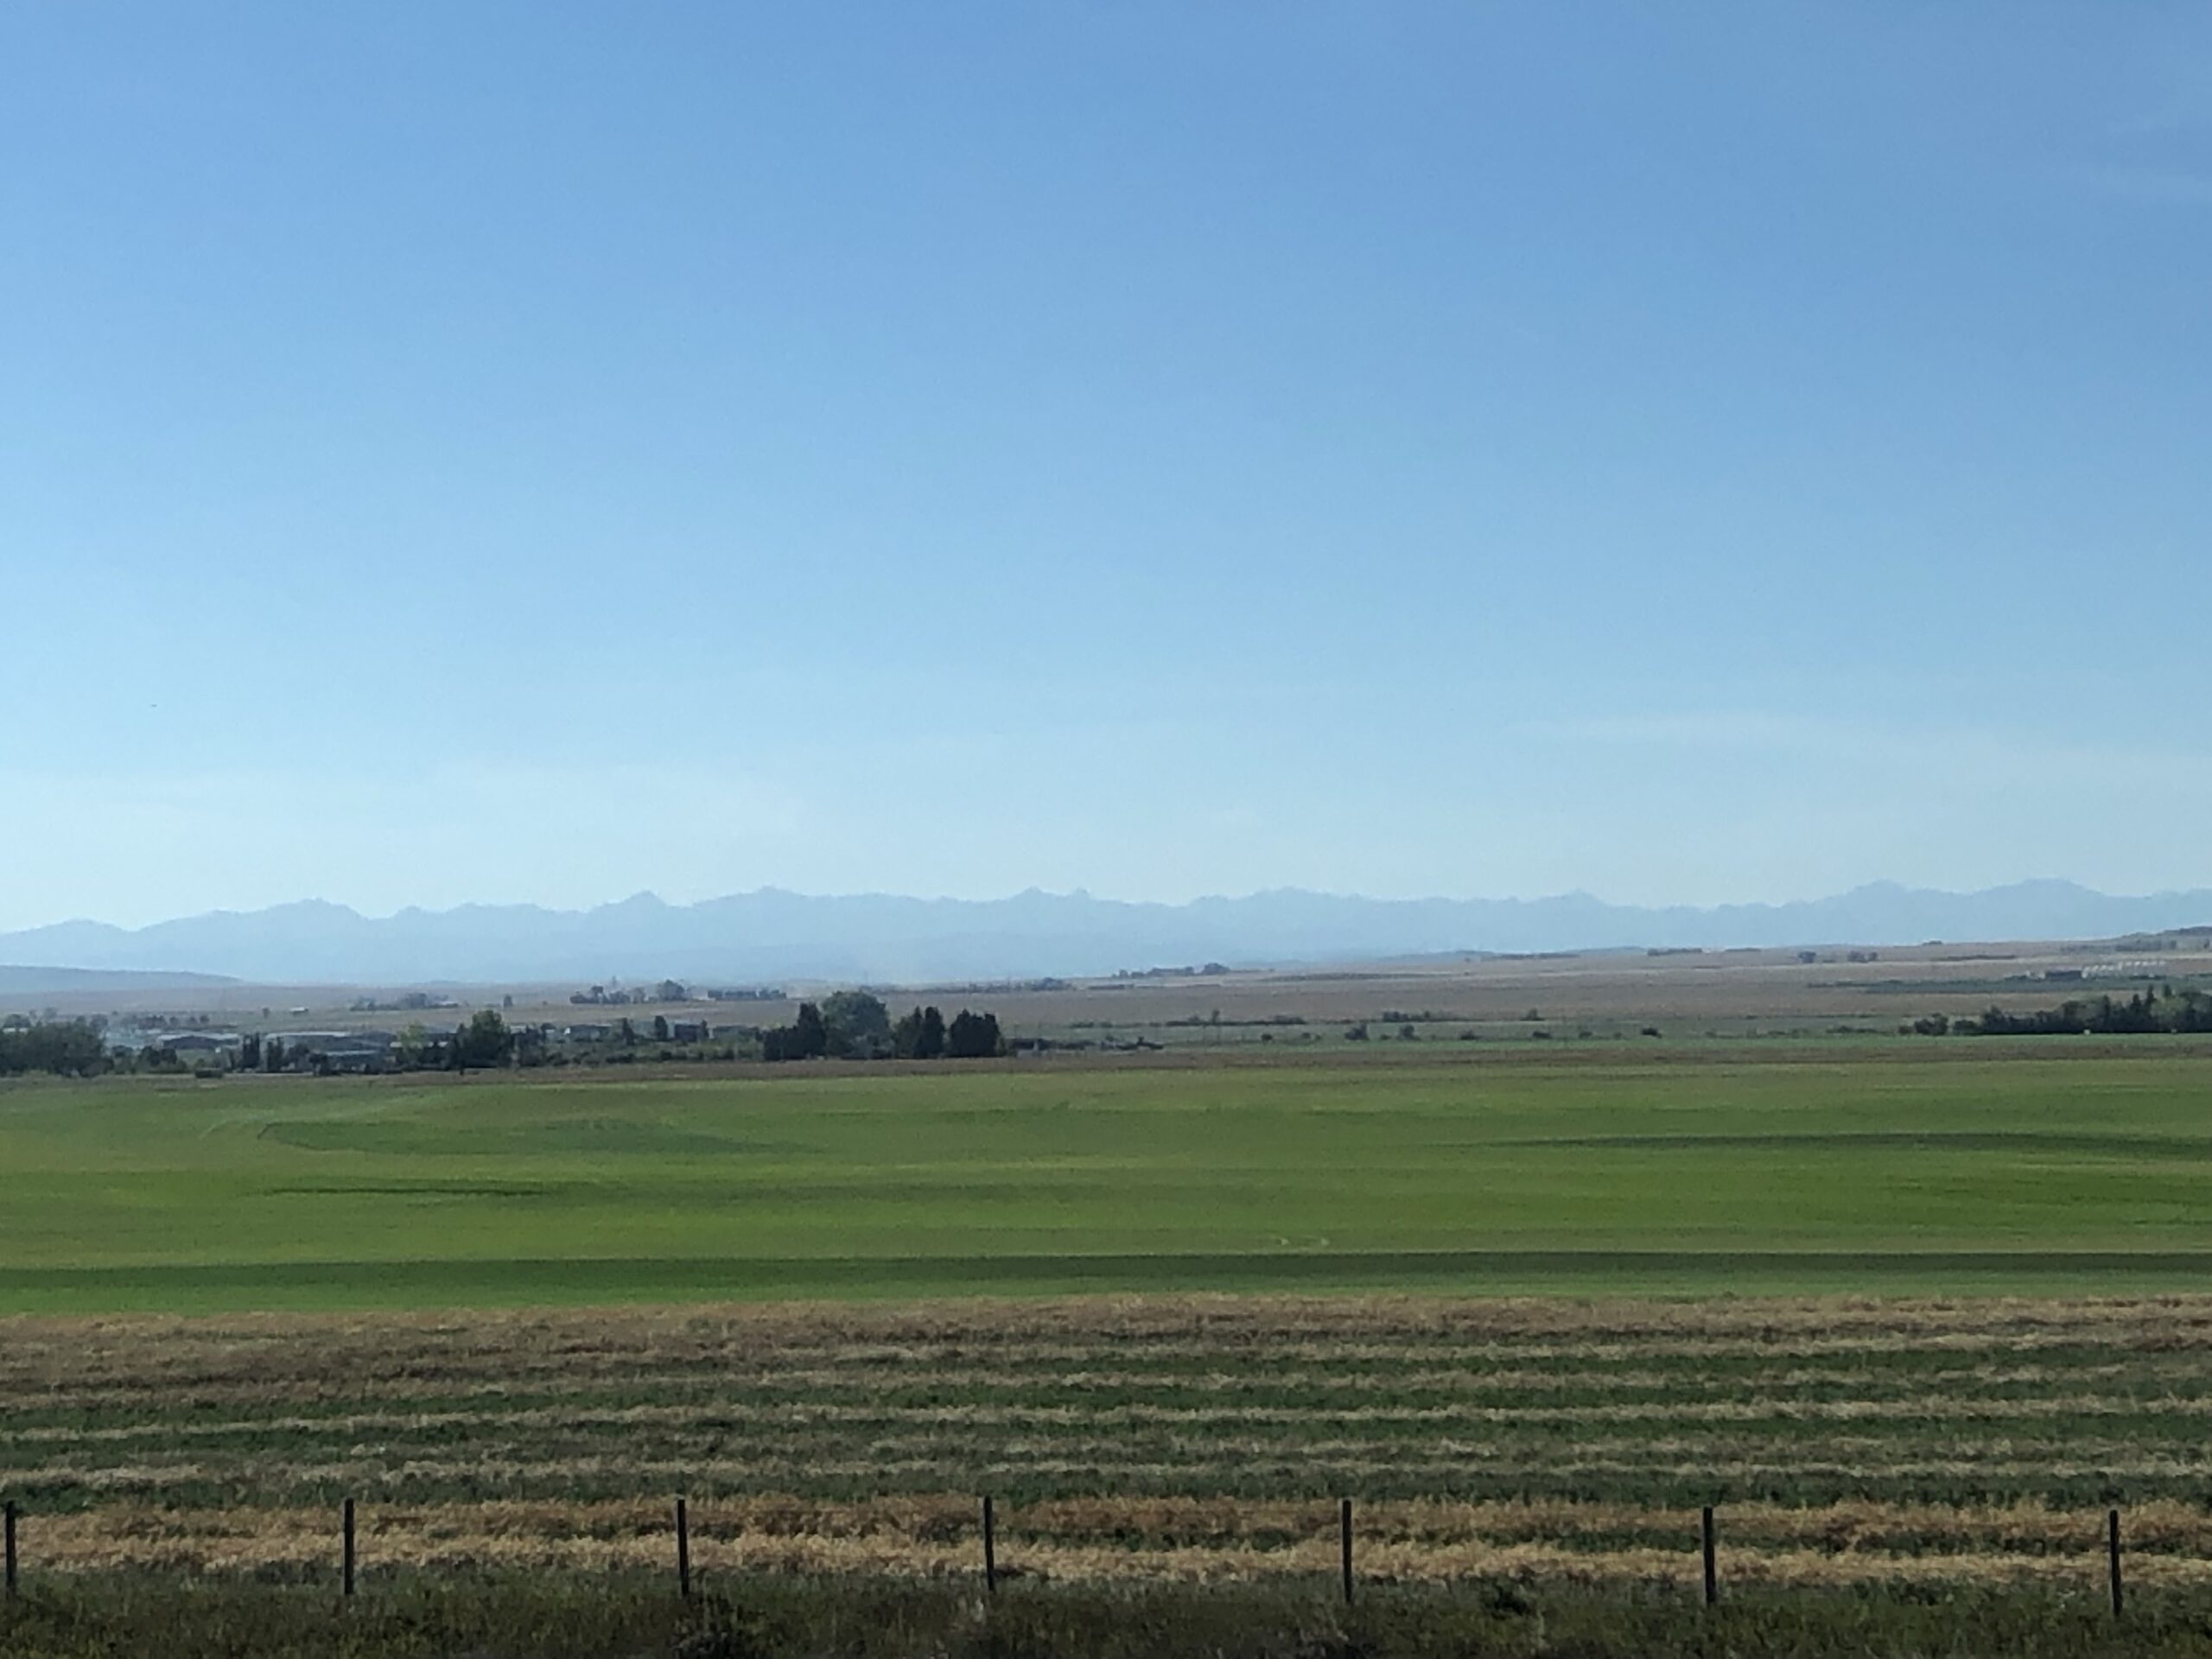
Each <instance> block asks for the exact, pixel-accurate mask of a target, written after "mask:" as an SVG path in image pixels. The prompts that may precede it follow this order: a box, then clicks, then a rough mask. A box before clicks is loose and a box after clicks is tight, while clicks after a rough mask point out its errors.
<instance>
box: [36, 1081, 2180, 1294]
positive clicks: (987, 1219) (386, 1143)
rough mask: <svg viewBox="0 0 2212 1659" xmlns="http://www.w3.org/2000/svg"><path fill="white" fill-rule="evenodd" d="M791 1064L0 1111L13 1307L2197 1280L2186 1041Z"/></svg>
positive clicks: (1987, 1286)
mask: <svg viewBox="0 0 2212 1659" xmlns="http://www.w3.org/2000/svg"><path fill="white" fill-rule="evenodd" d="M1530 1047H1531V1048H1534V1047H1537V1046H1535V1045H1531V1046H1530ZM1431 1052H1433V1050H1432V1051H1431ZM776 1070H778V1071H783V1070H785V1069H782V1068H778V1069H776ZM788 1072H789V1073H790V1075H773V1076H769V1075H762V1074H760V1073H759V1072H758V1071H756V1072H755V1073H754V1074H753V1076H751V1077H696V1076H692V1077H684V1076H672V1077H671V1076H663V1077H626V1076H620V1075H603V1076H599V1077H594V1078H592V1079H589V1080H582V1081H578V1080H574V1079H573V1075H572V1074H570V1076H569V1077H556V1078H550V1079H549V1078H542V1077H533V1078H530V1079H528V1080H519V1079H516V1078H514V1077H510V1076H506V1075H498V1076H480V1077H469V1078H465V1079H445V1078H423V1077H400V1078H390V1079H371V1080H356V1081H340V1080H327V1081H315V1080H312V1079H302V1078H296V1077H272V1078H262V1077H242V1078H236V1079H232V1080H229V1081H224V1082H211V1083H204V1084H194V1083H181V1084H151V1083H149V1082H147V1081H145V1080H140V1079H125V1080H122V1081H119V1082H112V1083H101V1084H15V1085H8V1086H0V1181H4V1200H5V1201H4V1203H0V1314H3V1313H11V1312H13V1313H39V1312H45V1313H72V1312H80V1313H92V1312H111V1311H124V1310H129V1309H133V1308H137V1309H143V1310H152V1311H162V1312H186V1311H194V1310H200V1311H208V1312H217V1311H224V1310H236V1309H269V1308H276V1307H291V1308H298V1309H302V1310H315V1309H332V1308H346V1307H355V1308H359V1307H373V1306H385V1307H393V1308H425V1307H436V1306H502V1305H505V1306H517V1305H528V1304H536V1305H556V1306H557V1305H570V1306H574V1305H582V1304H594V1303H611V1302H625V1301H659V1302H672V1301H687V1300H688V1301H730V1300H759V1299H764V1298H778V1297H781V1298H799V1299H820V1298H825V1297H861V1298H870V1297H873V1298H888V1299H898V1298H912V1297H921V1296H946V1295H963V1294H1067V1293H1080V1292H1096V1293H1140V1292H1150V1293H1158V1292H1167V1291H1178V1292H1204V1291H1248V1292H1249V1291H1275V1292H1317V1291H1341V1292H1388V1291H1394V1290H1421V1291H1424V1292H1429V1293H1433V1294H1455V1295H1471V1294H1483V1295H1496V1294H1560V1293H1566V1294H1644V1293H1652V1292H1660V1293H1666V1294H1714V1293H1721V1292H1732V1293H1736V1294H1749V1293H1760V1294H1802V1293H1808V1292H1828V1293H1839V1294H1847V1293H1858V1294H1863V1293H1869V1292H1879V1293H1885V1294H1907V1293H1915V1294H1953V1293H1957V1292H1961V1291H1967V1290H1971V1291H1977V1292H1984V1293H1993V1292H2031V1291H2032V1292H2047V1293H2072V1294H2090V1293H2109V1292H2118V1293H2123V1294H2140V1293H2142V1292H2145V1291H2151V1290H2158V1291H2188V1290H2190V1289H2193V1288H2197V1287H2202V1286H2204V1285H2206V1284H2207V1283H2208V1282H2212V1281H2208V1278H2207V1268H2208V1267H2212V1225H2208V1224H2209V1223H2212V1114H2208V1112H2207V1110H2206V1107H2207V1104H2208V1101H2209V1100H2212V1051H2207V1050H2206V1049H2204V1048H2203V1047H2202V1046H2191V1045H2189V1044H2186V1043H2182V1042H2177V1041H2176V1042H2169V1041H2161V1040H2158V1039H2140V1040H2139V1041H2137V1042H2134V1043H2132V1044H2121V1045H2106V1046H2096V1045H2090V1044H2082V1043H2077V1042H2074V1041H2071V1040H2069V1039H2047V1040H2045V1041H2044V1042H2042V1043H2040V1044H2038V1043H2035V1042H2032V1041H2031V1042H2028V1043H2025V1044H2021V1045H2017V1046H2005V1045H1999V1044H1994V1043H1992V1044H1982V1043H1979V1042H1960V1043H1955V1044H1948V1045H1938V1044H1933V1043H1923V1044H1913V1043H1891V1044H1883V1045H1874V1046H1859V1047H1842V1048H1836V1049H1822V1048H1819V1047H1812V1048H1799V1047H1796V1046H1789V1045H1777V1046H1772V1047H1768V1048H1760V1047H1758V1046H1738V1047H1733V1048H1730V1047H1719V1048H1700V1049H1695V1050H1677V1051H1670V1050H1667V1049H1665V1048H1663V1047H1659V1046H1654V1047H1652V1048H1649V1049H1642V1050H1639V1049H1637V1048H1635V1047H1633V1046H1627V1045H1623V1044H1606V1045H1592V1046H1588V1047H1586V1048H1580V1049H1576V1048H1571V1047H1567V1046H1562V1047H1561V1048H1560V1051H1559V1052H1553V1053H1538V1054H1530V1053H1529V1052H1526V1051H1523V1052H1520V1053H1516V1054H1507V1053H1504V1052H1485V1053H1481V1054H1478V1055H1462V1054H1451V1055H1446V1056H1442V1057H1439V1058H1406V1059H1402V1060H1401V1059H1398V1058H1386V1057H1381V1056H1378V1057H1376V1058H1374V1059H1371V1060H1367V1061H1364V1062H1363V1061H1356V1060H1344V1059H1333V1060H1329V1061H1325V1062H1309V1063H1304V1064H1294V1063H1280V1064H1268V1065H1236V1064H1219V1065H1187V1064H1186V1065H1165V1066H1163V1065H1147V1066H1129V1067H1119V1068H1103V1067H1099V1066H1096V1065H1080V1064H1071V1063H1064V1062H1047V1063H1044V1064H1039V1065H1014V1064H1011V1063H1000V1064H996V1065H983V1066H978V1067H972V1068H964V1069H963V1068H958V1067H953V1066H949V1065H948V1066H943V1067H936V1068H925V1069H922V1070H919V1071H917V1070H912V1069H899V1068H893V1067H889V1066H884V1067H880V1068H874V1069H865V1070H857V1071H848V1072H845V1073H842V1074H836V1073H822V1072H816V1071H811V1070H810V1068H804V1067H792V1068H788Z"/></svg>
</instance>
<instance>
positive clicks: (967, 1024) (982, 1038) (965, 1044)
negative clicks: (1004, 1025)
mask: <svg viewBox="0 0 2212 1659" xmlns="http://www.w3.org/2000/svg"><path fill="white" fill-rule="evenodd" d="M944 1052H946V1054H948V1055H950V1057H951V1058H954V1059H956V1060H993V1059H996V1058H998V1057H999V1056H1000V1054H1001V1053H1002V1052H1005V1040H1004V1039H1002V1038H1001V1036H1000V1035H999V1017H998V1015H996V1014H970V1013H969V1011H968V1010H967V1009H965V1008H963V1009H961V1010H960V1012H959V1013H957V1014H954V1015H953V1016H952V1026H951V1028H950V1030H948V1031H947V1032H946V1033H945V1040H944Z"/></svg>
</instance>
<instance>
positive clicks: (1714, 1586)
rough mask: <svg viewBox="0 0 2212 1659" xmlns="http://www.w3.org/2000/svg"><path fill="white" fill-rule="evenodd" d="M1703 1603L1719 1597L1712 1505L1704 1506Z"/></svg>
mask: <svg viewBox="0 0 2212 1659" xmlns="http://www.w3.org/2000/svg"><path fill="white" fill-rule="evenodd" d="M1704 1520H1705V1605H1707V1606H1708V1607H1710V1606H1712V1605H1713V1604H1714V1603H1716V1602H1718V1601H1719V1599H1720V1574H1719V1572H1718V1571H1717V1570H1716V1569H1715V1567H1714V1564H1713V1505H1711V1504H1710V1503H1708V1504H1707V1505H1706V1506H1705V1517H1704Z"/></svg>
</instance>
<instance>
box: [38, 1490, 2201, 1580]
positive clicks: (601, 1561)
mask: <svg viewBox="0 0 2212 1659" xmlns="http://www.w3.org/2000/svg"><path fill="white" fill-rule="evenodd" d="M1333 1520H1334V1517H1333V1515H1332V1512H1331V1510H1330V1509H1329V1507H1328V1506H1326V1505H1320V1504H1308V1505H1305V1506H1302V1507H1300V1506H1283V1505H1255V1506H1249V1508H1248V1509H1246V1510H1241V1511H1240V1510H1220V1509H1218V1508H1217V1509H1214V1510H1202V1511H1198V1512H1192V1511H1190V1510H1185V1509H1183V1508H1181V1507H1179V1506H1177V1505H1174V1504H1172V1503H1169V1504H1164V1505H1163V1504H1152V1505H1135V1506H1128V1507H1126V1508H1122V1509H1116V1508H1115V1507H1114V1506H1109V1505H1102V1504H1099V1503H1089V1504H1086V1505H1083V1506H1077V1507H1070V1506H1060V1507H1058V1508H1057V1509H1056V1508H1055V1507H1054V1506H1049V1505H1047V1506H1039V1508H1038V1509H1036V1510H1011V1511H1008V1510H1002V1511H1001V1533H1000V1561H1001V1569H1002V1570H1003V1571H1005V1572H1007V1573H1016V1574H1021V1573H1026V1574H1029V1575H1033V1576H1036V1577H1040V1578H1047V1579H1052V1580H1072V1581H1085V1580H1144V1579H1151V1580H1254V1579H1261V1578H1268V1577H1287V1576H1311V1577H1317V1578H1319V1577H1325V1576H1326V1575H1328V1574H1330V1573H1332V1572H1333V1571H1334V1570H1335V1568H1336V1566H1337V1561H1338V1557H1337V1549H1338V1541H1337V1536H1336V1534H1335V1531H1334V1528H1333ZM975 1522H976V1517H975V1506H974V1504H973V1503H972V1501H969V1500H966V1499H960V1498H954V1497H942V1496H941V1497H936V1498H932V1499H929V1500H916V1501H912V1502H909V1503H905V1504H903V1505H876V1506H854V1507H850V1508H847V1509H842V1510H841V1509H836V1508H834V1507H832V1508H825V1507H824V1506H822V1505H818V1504H809V1503H802V1502H799V1501H798V1500H790V1501H788V1502H784V1503H779V1502H778V1501H775V1500H769V1499H758V1500H753V1502H751V1503H745V1504H728V1505H721V1506H714V1505H705V1504H695V1505H694V1506H693V1508H692V1534H691V1551H692V1560H693V1564H694V1567H695V1568H696V1569H697V1570H700V1571H703V1572H715V1571H760V1570H771V1571H791V1572H804V1573H892V1574H903V1575H917V1576H931V1577H938V1576H947V1575H954V1574H960V1575H973V1574H974V1573H976V1571H977V1569H978V1566H979V1560H980V1557H979V1545H978V1541H977V1538H976V1527H975ZM2098 1522H2099V1517H2098V1516H2095V1515H2094V1514H2067V1513H2062V1512H2057V1511H2049V1510H2035V1509H2033V1508H2021V1509H2016V1510H2007V1511H1974V1510H1952V1511H1944V1510H1931V1509H1927V1508H1920V1509H1914V1510H1897V1511H1894V1512H1892V1511H1885V1510H1882V1509H1881V1508H1879V1506H1867V1505H1856V1506H1838V1508H1837V1509H1835V1510H1831V1511H1821V1510H1798V1511H1790V1510H1773V1509H1767V1508H1761V1507H1758V1506H1748V1507H1746V1508H1745V1509H1743V1510H1732V1511H1730V1512H1729V1513H1728V1514H1727V1516H1726V1539H1727V1541H1726V1546H1725V1547H1724V1548H1723V1550H1722V1552H1721V1567H1722V1571H1723V1573H1724V1574H1725V1576H1726V1577H1727V1578H1728V1579H1729V1580H1731V1581H1733V1582H1743V1583H1763V1584H1775V1585H1803V1586H1822V1585H1827V1586H1844V1585H1856V1584H1877V1583H1900V1582H1951V1583H1959V1582H1974V1583H2006V1582H2016V1581H2019V1582H2024V1581H2031V1580H2041V1581H2044V1582H2070V1581H2072V1580H2081V1581H2082V1584H2083V1585H2084V1586H2088V1585H2092V1584H2094V1582H2095V1581H2096V1580H2095V1574H2096V1573H2097V1571H2098V1570H2099V1565H2100V1561H2101V1556H2100V1549H2101V1532H2100V1529H2099V1524H2098ZM334 1524H335V1517H334V1516H333V1514H332V1513H331V1512H330V1511H329V1510H327V1509H324V1510H300V1509H283V1510H236V1511H230V1512H197V1511H188V1512H184V1513H181V1514H179V1513H173V1512H168V1511H162V1510H141V1509H130V1508H121V1507H118V1508H111V1509H107V1510H98V1511H90V1512H86V1513H81V1514H77V1515H70V1516H54V1517H52V1518H50V1519H41V1521H40V1522H39V1523H38V1525H37V1527H36V1529H35V1533H34V1534H31V1535H29V1542H30V1544H31V1548H32V1550H33V1552H34V1554H33V1559H34V1560H35V1562H36V1563H37V1566H38V1567H39V1569H40V1570H41V1571H52V1572H61V1573H81V1572H89V1571H97V1570H102V1569H111V1568H118V1567H131V1568H141V1569H148V1570H156V1571H170V1572H188V1573H267V1572H269V1571H270V1570H273V1569H289V1570H293V1571H297V1572H315V1571H318V1570H326V1569H327V1567H329V1565H330V1562H331V1560H332V1558H333V1552H334V1537H335V1532H334ZM2132 1524H2133V1533H2132V1534H2131V1537H2132V1540H2133V1543H2132V1548H2133V1558H2132V1559H2133V1575H2134V1577H2135V1578H2136V1579H2137V1580H2138V1581H2139V1582H2143V1583H2148V1584H2171V1585H2181V1584H2196V1585H2202V1584H2206V1583H2212V1527H2208V1525H2207V1524H2206V1522H2205V1521H2204V1519H2203V1517H2202V1516H2196V1515H2195V1514H2193V1513H2190V1512H2188V1511H2186V1510H2183V1507H2182V1506H2178V1505H2162V1506H2152V1507H2151V1508H2148V1509H2146V1510H2145V1511H2144V1512H2142V1513H2141V1514H2140V1515H2138V1516H2134V1517H2133V1523H2132ZM1696 1529H1697V1517H1696V1516H1695V1514H1694V1512H1691V1511H1664V1512H1645V1511H1634V1512H1622V1511H1618V1510H1595V1509H1593V1510H1589V1511H1581V1510H1574V1509H1572V1508H1568V1509H1558V1508H1553V1509H1531V1510H1522V1511H1519V1512H1516V1511H1515V1510H1513V1509H1512V1508H1510V1506H1483V1505H1474V1506H1466V1507H1465V1508H1464V1509H1460V1510H1454V1509H1453V1508H1452V1507H1451V1506H1447V1505H1438V1504H1419V1505H1397V1506H1392V1505H1376V1506H1373V1507H1371V1508H1370V1509H1366V1510H1363V1511H1362V1512H1361V1515H1360V1520H1359V1533H1358V1537H1357V1558H1358V1562H1359V1569H1360V1571H1361V1573H1363V1575H1364V1576H1366V1577H1367V1578H1369V1579H1370V1580H1383V1581H1389V1580H1398V1581H1407V1582H1439V1581H1446V1580H1459V1579H1473V1578H1485V1577H1499V1576H1505V1577H1512V1578H1516V1579H1521V1580H1562V1581H1580V1582H1605V1581H1619V1580H1632V1581H1638V1582H1646V1583H1668V1584H1673V1585H1676V1586H1682V1587H1688V1586H1689V1585H1691V1584H1692V1583H1693V1582H1694V1580H1695V1577H1696V1574H1697V1572H1698V1564H1697V1559H1696V1555H1695V1539H1696V1535H1697V1532H1696ZM359 1536H360V1548H361V1558H362V1560H363V1562H364V1563H365V1565H366V1566H367V1567H369V1568H370V1569H371V1570H372V1571H377V1572H392V1571H401V1570H406V1571H423V1572H439V1571H447V1572H452V1571H463V1570H470V1569H478V1568H486V1567H521V1568H539V1569H543V1568H565V1569H569V1570H575V1571H604V1570H610V1569H613V1568H619V1567H632V1568H648V1569H652V1568H663V1569H664V1568H666V1567H668V1566H669V1565H670V1564H671V1560H672V1549H673V1542H672V1537H671V1517H670V1515H669V1512H668V1509H667V1508H666V1506H664V1505H650V1504H644V1503H621V1504H601V1505H574V1506H556V1505H543V1504H527V1505H526V1504H486V1505H442V1506H431V1507H423V1508H402V1507H394V1508H387V1509H376V1508H370V1509H367V1510H365V1511H364V1512H363V1513H362V1516H361V1527H360V1534H359Z"/></svg>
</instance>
